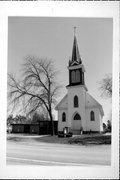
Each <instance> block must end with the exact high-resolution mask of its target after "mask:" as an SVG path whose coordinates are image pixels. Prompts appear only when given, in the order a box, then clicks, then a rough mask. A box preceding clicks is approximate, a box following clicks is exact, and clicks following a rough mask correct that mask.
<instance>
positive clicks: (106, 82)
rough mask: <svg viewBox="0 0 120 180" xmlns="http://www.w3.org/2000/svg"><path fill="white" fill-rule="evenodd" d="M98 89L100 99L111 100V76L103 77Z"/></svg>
mask: <svg viewBox="0 0 120 180" xmlns="http://www.w3.org/2000/svg"><path fill="white" fill-rule="evenodd" d="M99 85H100V87H99V89H100V91H101V92H102V93H101V96H102V97H107V98H111V97H112V76H111V75H110V74H109V75H108V74H106V75H105V77H104V78H103V79H102V80H101V81H100V82H99Z"/></svg>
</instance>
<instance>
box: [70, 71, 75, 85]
mask: <svg viewBox="0 0 120 180" xmlns="http://www.w3.org/2000/svg"><path fill="white" fill-rule="evenodd" d="M71 77H72V78H71V80H72V83H74V82H75V71H72V73H71Z"/></svg>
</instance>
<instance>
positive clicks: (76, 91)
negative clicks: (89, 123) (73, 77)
mask: <svg viewBox="0 0 120 180" xmlns="http://www.w3.org/2000/svg"><path fill="white" fill-rule="evenodd" d="M75 95H77V96H78V98H79V106H78V107H77V108H75V107H74V103H73V102H74V101H73V99H74V96H75ZM75 113H79V115H80V116H81V123H80V126H82V127H83V130H84V131H85V130H86V119H85V89H84V87H81V86H75V87H70V88H69V89H68V122H69V126H71V128H72V127H73V121H74V120H73V117H74V115H75ZM74 123H75V121H74ZM76 123H78V121H76ZM78 129H80V127H78Z"/></svg>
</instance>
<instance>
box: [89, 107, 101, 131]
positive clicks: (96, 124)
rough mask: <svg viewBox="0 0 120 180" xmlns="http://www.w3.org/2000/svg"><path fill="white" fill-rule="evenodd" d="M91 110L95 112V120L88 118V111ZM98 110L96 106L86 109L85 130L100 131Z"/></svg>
mask: <svg viewBox="0 0 120 180" xmlns="http://www.w3.org/2000/svg"><path fill="white" fill-rule="evenodd" d="M91 111H93V112H94V114H95V120H94V121H91V119H90V112H91ZM99 118H100V111H99V109H98V108H89V109H86V120H87V126H86V131H90V130H91V131H100V119H99Z"/></svg>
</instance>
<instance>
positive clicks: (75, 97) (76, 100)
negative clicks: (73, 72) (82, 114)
mask: <svg viewBox="0 0 120 180" xmlns="http://www.w3.org/2000/svg"><path fill="white" fill-rule="evenodd" d="M74 107H78V97H77V96H74Z"/></svg>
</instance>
